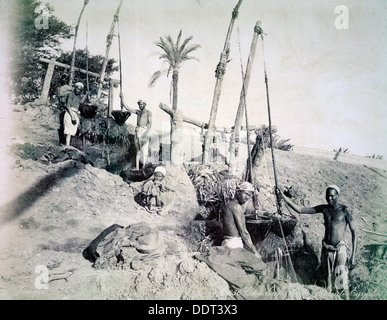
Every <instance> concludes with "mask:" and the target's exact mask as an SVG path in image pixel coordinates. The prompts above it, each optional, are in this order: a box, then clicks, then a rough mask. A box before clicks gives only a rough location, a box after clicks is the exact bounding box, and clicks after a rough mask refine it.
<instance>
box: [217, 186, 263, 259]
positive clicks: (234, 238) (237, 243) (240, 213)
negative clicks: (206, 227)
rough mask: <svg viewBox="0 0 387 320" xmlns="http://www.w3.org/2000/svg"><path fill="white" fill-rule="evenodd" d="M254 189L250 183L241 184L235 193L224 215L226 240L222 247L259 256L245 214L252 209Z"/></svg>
mask: <svg viewBox="0 0 387 320" xmlns="http://www.w3.org/2000/svg"><path fill="white" fill-rule="evenodd" d="M253 193H254V187H253V186H252V185H251V184H250V183H249V182H243V183H241V184H240V185H239V186H238V187H237V189H236V193H235V198H234V199H233V200H231V201H230V202H228V203H227V204H226V206H225V209H224V215H223V232H224V239H223V242H222V246H226V247H229V248H232V249H235V248H243V247H246V249H247V250H248V251H250V252H252V253H254V254H255V255H257V256H259V254H258V252H257V249H256V248H255V246H254V244H253V242H252V241H251V237H250V234H249V232H248V230H247V228H246V219H245V214H246V213H247V211H248V210H249V209H250V207H251V203H250V201H249V200H250V199H251V197H252V195H253Z"/></svg>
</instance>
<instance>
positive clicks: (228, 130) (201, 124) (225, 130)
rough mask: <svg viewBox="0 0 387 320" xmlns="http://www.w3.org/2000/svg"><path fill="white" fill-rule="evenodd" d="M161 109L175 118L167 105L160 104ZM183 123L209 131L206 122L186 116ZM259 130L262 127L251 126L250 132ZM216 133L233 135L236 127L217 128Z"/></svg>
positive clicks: (242, 128)
mask: <svg viewBox="0 0 387 320" xmlns="http://www.w3.org/2000/svg"><path fill="white" fill-rule="evenodd" d="M159 108H160V109H161V110H163V111H164V112H166V113H168V114H169V115H170V116H171V118H173V116H174V112H173V110H172V109H171V108H170V107H168V106H167V105H165V104H163V103H160V104H159ZM183 121H184V122H187V123H190V124H193V125H194V126H197V127H199V128H203V129H208V123H205V122H202V121H197V120H194V119H191V118H189V117H186V116H183ZM259 128H260V127H257V126H249V130H250V131H255V130H257V129H259ZM241 130H243V131H245V130H246V127H245V126H241ZM215 131H217V132H223V133H231V132H233V131H234V127H231V128H225V127H217V128H215Z"/></svg>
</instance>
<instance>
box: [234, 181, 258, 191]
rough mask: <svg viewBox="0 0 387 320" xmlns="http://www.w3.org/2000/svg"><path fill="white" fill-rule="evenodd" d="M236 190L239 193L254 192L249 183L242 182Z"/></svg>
mask: <svg viewBox="0 0 387 320" xmlns="http://www.w3.org/2000/svg"><path fill="white" fill-rule="evenodd" d="M237 190H239V191H248V192H254V191H255V190H254V187H253V186H252V184H251V183H250V182H247V181H245V182H242V183H240V184H239V185H238V186H237Z"/></svg>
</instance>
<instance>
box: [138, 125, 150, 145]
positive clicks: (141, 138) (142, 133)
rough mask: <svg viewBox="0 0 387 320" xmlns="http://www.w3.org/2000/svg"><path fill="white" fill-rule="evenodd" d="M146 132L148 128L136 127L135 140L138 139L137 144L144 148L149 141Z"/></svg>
mask: <svg viewBox="0 0 387 320" xmlns="http://www.w3.org/2000/svg"><path fill="white" fill-rule="evenodd" d="M146 131H147V127H136V134H135V139H136V142H137V143H138V144H139V145H141V146H143V145H144V144H147V143H148V141H149V138H148V135H147V134H146Z"/></svg>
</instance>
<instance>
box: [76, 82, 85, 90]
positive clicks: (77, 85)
mask: <svg viewBox="0 0 387 320" xmlns="http://www.w3.org/2000/svg"><path fill="white" fill-rule="evenodd" d="M75 86H76V87H79V88H82V89H83V88H84V85H83V83H82V82H77V83H76V84H75Z"/></svg>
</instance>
